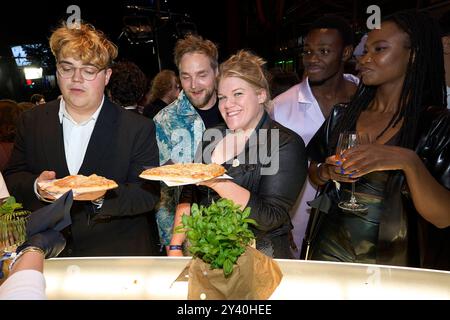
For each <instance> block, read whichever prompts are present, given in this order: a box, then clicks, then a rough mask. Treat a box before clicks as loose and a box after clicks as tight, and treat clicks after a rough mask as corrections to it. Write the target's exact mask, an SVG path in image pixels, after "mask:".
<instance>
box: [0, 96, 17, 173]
mask: <svg viewBox="0 0 450 320" xmlns="http://www.w3.org/2000/svg"><path fill="white" fill-rule="evenodd" d="M20 114H21V110H20V108H19V106H18V105H17V103H16V102H15V101H13V100H0V171H3V170H4V169H5V167H6V164H7V163H8V160H9V158H10V156H11V152H12V148H13V145H14V139H15V137H16V130H17V123H18V121H19V118H20Z"/></svg>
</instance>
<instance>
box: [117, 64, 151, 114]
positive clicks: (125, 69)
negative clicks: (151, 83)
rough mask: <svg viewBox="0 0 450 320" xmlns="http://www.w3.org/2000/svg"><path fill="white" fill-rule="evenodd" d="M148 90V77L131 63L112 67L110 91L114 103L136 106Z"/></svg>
mask: <svg viewBox="0 0 450 320" xmlns="http://www.w3.org/2000/svg"><path fill="white" fill-rule="evenodd" d="M146 89H147V77H146V76H145V74H144V73H143V72H142V71H141V69H139V67H138V66H137V65H136V64H135V63H133V62H130V61H121V62H118V63H115V64H114V65H113V66H112V74H111V78H110V79H109V83H108V90H109V93H110V95H111V99H112V100H113V102H114V103H117V104H119V105H121V106H132V105H136V104H137V102H138V101H139V99H141V98H142V96H143V95H144V93H145V91H146Z"/></svg>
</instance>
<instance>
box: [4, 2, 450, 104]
mask: <svg viewBox="0 0 450 320" xmlns="http://www.w3.org/2000/svg"><path fill="white" fill-rule="evenodd" d="M72 4H75V5H78V6H79V7H80V9H81V18H82V19H83V20H84V21H86V22H89V23H92V24H93V25H94V26H95V27H96V28H98V29H100V30H102V31H104V32H105V33H106V34H107V35H108V37H109V38H110V39H111V40H112V41H113V42H115V43H116V44H117V45H118V46H119V59H126V60H131V61H134V62H135V63H137V64H138V65H139V66H140V67H141V69H142V70H143V71H144V72H145V73H146V75H147V76H148V77H149V78H152V77H153V76H154V75H155V74H156V73H157V72H158V71H159V69H160V68H169V69H174V70H175V66H174V65H173V63H172V50H173V46H174V44H175V42H176V40H177V38H179V37H181V36H182V35H183V34H184V33H185V32H188V31H190V30H192V29H194V30H195V31H197V32H198V33H199V34H201V35H202V36H204V37H206V38H208V39H210V40H212V41H213V42H215V43H216V44H217V45H218V46H219V53H220V60H221V61H222V60H225V59H226V58H227V57H228V56H229V55H230V54H232V53H234V52H235V51H236V50H237V49H241V48H247V49H251V50H253V51H254V52H256V53H257V54H259V55H261V56H262V57H264V58H265V59H266V60H267V61H268V66H269V67H273V66H275V65H276V66H279V67H281V68H284V69H289V70H291V71H296V72H300V64H301V62H300V60H301V59H300V50H301V36H302V35H303V33H304V32H305V30H306V28H307V27H308V25H309V24H310V23H311V22H312V21H314V20H315V19H316V18H318V17H320V16H322V15H323V14H327V13H336V14H339V15H341V16H343V17H345V18H347V19H348V20H349V22H351V23H352V26H353V29H354V31H355V32H356V34H357V38H358V37H359V36H361V35H362V34H363V32H364V31H365V23H366V19H367V18H368V16H369V14H367V13H366V8H367V7H368V6H369V5H371V4H377V5H379V6H380V8H381V14H382V15H388V14H390V13H393V12H395V11H398V10H402V9H419V10H425V11H429V12H430V13H431V14H432V15H434V16H436V17H439V16H440V14H441V13H442V12H443V11H445V10H447V9H449V8H450V1H441V0H399V1H395V0H385V1H373V0H367V1H365V0H360V1H358V0H241V1H239V0H209V1H208V0H197V1H193V0H191V1H189V0H126V1H94V0H90V1H86V0H81V1H80V0H70V1H66V0H59V1H58V2H54V0H53V2H52V1H20V0H16V1H11V0H7V1H2V3H1V4H0V12H2V17H1V18H0V99H2V98H12V99H15V100H17V101H24V100H28V99H29V97H30V96H31V94H33V93H36V92H44V93H46V95H47V96H48V100H49V99H52V98H55V97H56V96H57V95H58V94H59V92H58V91H57V89H56V88H52V87H49V86H48V85H44V84H42V83H39V81H36V83H35V84H34V85H33V86H29V85H26V83H25V79H24V76H23V72H22V71H21V70H19V69H18V68H17V67H16V65H15V63H14V60H13V58H12V54H11V50H10V46H12V45H22V44H32V43H43V44H47V43H48V37H49V36H50V34H51V31H52V30H53V29H55V28H56V27H57V26H58V25H59V24H60V23H61V21H64V20H66V19H67V17H68V16H69V15H70V14H68V13H66V10H67V7H68V6H69V5H72ZM127 5H133V6H139V7H140V8H141V9H143V10H135V9H129V8H127ZM135 16H141V17H145V19H147V20H148V22H149V23H150V25H151V27H152V32H151V33H150V34H148V36H149V38H148V39H144V41H141V42H140V43H139V44H136V43H135V44H131V43H130V41H129V40H127V39H126V35H124V33H123V31H124V22H123V21H124V17H135ZM128 19H130V18H128ZM146 40H151V41H153V42H147V43H144V42H145V41H146ZM358 40H359V39H356V41H358ZM50 61H52V62H51V63H50V64H49V65H48V66H47V67H46V68H44V74H54V65H52V64H53V58H51V59H50ZM286 61H288V62H289V63H288V64H286V63H285V62H286Z"/></svg>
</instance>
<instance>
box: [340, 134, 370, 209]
mask: <svg viewBox="0 0 450 320" xmlns="http://www.w3.org/2000/svg"><path fill="white" fill-rule="evenodd" d="M367 143H369V136H368V135H367V134H363V133H358V132H356V131H348V132H342V133H341V134H340V135H339V140H338V144H337V146H336V159H338V160H339V161H340V162H341V163H342V162H343V161H345V159H344V158H343V153H344V152H345V151H346V150H348V149H350V148H354V147H356V146H358V145H361V144H367ZM338 206H339V208H341V209H342V210H346V211H357V212H363V211H366V210H367V209H368V207H367V205H365V204H363V203H360V202H358V201H357V199H356V197H355V182H354V181H353V182H352V192H351V196H350V200H349V201H341V202H339V204H338Z"/></svg>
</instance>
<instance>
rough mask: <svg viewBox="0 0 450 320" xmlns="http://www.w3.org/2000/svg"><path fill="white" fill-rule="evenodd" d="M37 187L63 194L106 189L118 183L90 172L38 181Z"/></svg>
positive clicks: (51, 192) (115, 186) (112, 187)
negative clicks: (86, 174)
mask: <svg viewBox="0 0 450 320" xmlns="http://www.w3.org/2000/svg"><path fill="white" fill-rule="evenodd" d="M38 184H39V187H40V188H41V189H42V190H44V191H46V192H47V193H50V194H64V193H66V192H67V191H69V190H72V191H73V192H74V193H76V194H83V193H88V192H97V191H106V190H109V189H114V188H117V187H118V185H117V183H116V182H115V181H114V180H110V179H107V178H105V177H101V176H98V175H96V174H91V175H90V176H84V175H70V176H67V177H64V178H62V179H55V180H51V181H42V182H38Z"/></svg>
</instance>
